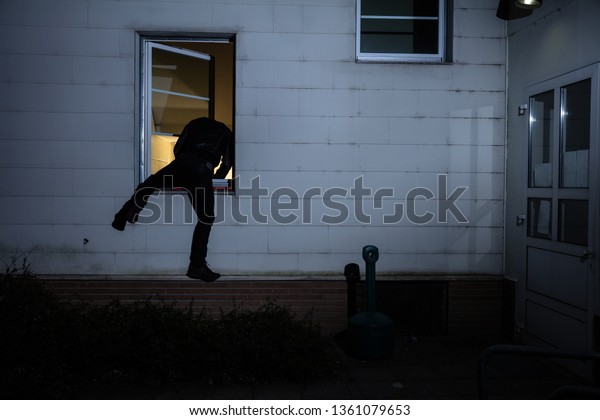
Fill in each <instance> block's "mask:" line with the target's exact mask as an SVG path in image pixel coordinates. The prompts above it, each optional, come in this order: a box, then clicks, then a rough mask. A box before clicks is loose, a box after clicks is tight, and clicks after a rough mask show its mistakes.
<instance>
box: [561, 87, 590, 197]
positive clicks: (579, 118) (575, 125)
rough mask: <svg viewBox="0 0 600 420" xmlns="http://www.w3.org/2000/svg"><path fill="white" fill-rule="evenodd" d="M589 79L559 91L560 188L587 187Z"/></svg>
mask: <svg viewBox="0 0 600 420" xmlns="http://www.w3.org/2000/svg"><path fill="white" fill-rule="evenodd" d="M591 89H592V83H591V80H590V79H587V80H584V81H581V82H578V83H574V84H572V85H569V86H565V87H563V88H561V91H560V93H561V102H562V103H561V118H560V124H561V131H560V151H561V154H560V165H561V170H560V186H561V187H562V188H587V187H588V160H589V149H590V112H591Z"/></svg>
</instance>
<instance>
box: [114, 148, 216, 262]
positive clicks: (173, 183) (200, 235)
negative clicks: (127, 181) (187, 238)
mask: <svg viewBox="0 0 600 420" xmlns="http://www.w3.org/2000/svg"><path fill="white" fill-rule="evenodd" d="M212 177H213V171H212V169H210V168H209V167H207V166H206V162H204V161H199V160H192V159H189V158H177V159H175V160H174V161H172V162H171V163H169V164H168V165H167V166H165V167H164V168H163V169H161V170H159V171H158V172H156V173H155V174H153V175H150V176H149V177H148V178H147V179H146V180H145V181H144V182H142V183H141V184H140V185H138V187H137V188H136V189H135V192H134V193H133V195H132V197H131V198H130V199H129V200H128V201H127V202H126V203H125V204H124V205H123V207H122V208H121V210H119V212H118V213H117V215H120V216H121V217H124V216H126V215H127V214H128V213H129V212H130V211H131V210H135V211H137V212H138V213H139V212H140V211H141V210H142V209H143V208H144V206H145V205H146V203H147V202H148V198H149V197H150V196H151V195H152V194H155V193H158V192H159V191H160V190H170V189H174V190H176V191H181V192H182V193H186V194H187V196H188V197H189V199H190V201H191V203H192V206H193V208H194V211H195V212H196V216H197V217H198V223H196V227H195V228H194V235H193V237H192V249H191V252H190V263H191V264H192V265H193V266H201V265H204V264H206V254H207V251H208V238H209V236H210V230H211V228H212V225H213V223H214V221H215V214H214V211H215V210H214V207H215V195H214V190H213V186H212Z"/></svg>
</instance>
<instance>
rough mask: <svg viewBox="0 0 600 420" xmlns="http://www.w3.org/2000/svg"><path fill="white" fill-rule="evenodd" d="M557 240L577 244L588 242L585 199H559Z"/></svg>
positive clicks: (586, 203) (586, 204)
mask: <svg viewBox="0 0 600 420" xmlns="http://www.w3.org/2000/svg"><path fill="white" fill-rule="evenodd" d="M558 240H559V241H561V242H568V243H571V244H577V245H587V242H588V202H587V200H559V202H558Z"/></svg>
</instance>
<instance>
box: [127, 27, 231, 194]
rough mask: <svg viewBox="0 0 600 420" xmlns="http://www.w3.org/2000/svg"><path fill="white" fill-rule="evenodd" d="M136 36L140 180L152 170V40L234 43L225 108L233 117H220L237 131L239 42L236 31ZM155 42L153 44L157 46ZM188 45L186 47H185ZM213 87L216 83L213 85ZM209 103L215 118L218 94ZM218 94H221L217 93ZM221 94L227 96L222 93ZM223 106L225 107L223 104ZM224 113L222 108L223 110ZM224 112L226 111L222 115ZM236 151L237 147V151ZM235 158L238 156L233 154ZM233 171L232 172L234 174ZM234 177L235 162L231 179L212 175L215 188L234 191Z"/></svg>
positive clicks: (165, 45)
mask: <svg viewBox="0 0 600 420" xmlns="http://www.w3.org/2000/svg"><path fill="white" fill-rule="evenodd" d="M136 40H137V43H138V47H139V48H138V54H139V55H138V59H137V60H136V66H137V67H138V68H137V81H136V92H137V93H136V96H137V97H138V101H136V115H137V118H136V120H137V127H136V128H137V130H136V131H137V136H136V137H137V138H138V139H139V141H138V142H137V145H136V149H137V152H136V166H137V168H138V169H137V177H138V179H139V182H141V181H143V180H144V179H146V178H147V177H148V176H150V174H151V150H150V149H151V148H150V142H151V130H150V129H149V126H150V123H149V119H150V116H149V112H150V108H151V106H152V104H151V102H150V101H149V97H150V95H149V94H148V92H149V89H151V85H152V83H151V80H150V78H149V76H150V77H151V72H149V71H148V69H147V67H148V65H151V63H148V49H149V48H152V46H151V44H162V47H161V49H166V50H169V49H171V47H169V46H168V44H172V43H178V44H185V43H195V44H196V45H199V44H232V47H233V52H232V55H233V57H232V58H233V62H232V63H231V65H232V67H231V69H232V70H231V72H232V73H231V98H230V105H229V106H228V107H226V108H229V109H230V111H231V115H230V120H229V119H228V118H225V119H223V120H221V119H219V120H220V121H223V122H225V123H227V121H229V124H227V125H229V126H230V128H231V130H232V131H233V132H234V133H235V88H236V86H235V66H236V63H235V46H236V36H235V34H230V33H188V32H145V31H144V32H136ZM155 47H156V46H154V48H155ZM186 48H187V47H186ZM177 53H181V51H177ZM190 53H191V54H192V55H196V56H197V55H205V56H206V57H209V54H204V53H201V52H200V53H199V52H196V50H194V49H193V48H191V51H190ZM213 89H214V87H213ZM209 96H210V101H209V106H210V107H211V108H212V110H211V111H210V112H209V114H213V116H212V117H213V118H218V117H219V116H218V115H216V113H215V111H214V101H213V99H215V97H216V96H215V97H213V93H211V94H210V95H209ZM217 96H218V95H217ZM220 97H221V98H224V97H228V95H227V94H226V95H225V96H220ZM221 108H223V107H221ZM221 114H223V111H221ZM222 116H223V115H222ZM233 153H235V147H234V151H233ZM234 161H235V158H234ZM232 174H233V175H232ZM234 177H235V166H234V167H233V168H232V172H231V173H230V176H228V179H223V180H217V179H213V186H214V187H215V189H216V190H219V191H221V190H224V191H227V192H233V191H234V190H235V186H234V182H233V178H234Z"/></svg>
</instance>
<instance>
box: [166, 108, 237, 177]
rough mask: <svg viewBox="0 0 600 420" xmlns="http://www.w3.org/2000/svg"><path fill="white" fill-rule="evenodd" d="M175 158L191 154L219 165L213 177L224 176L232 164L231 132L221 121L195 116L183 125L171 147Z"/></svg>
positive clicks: (213, 165)
mask: <svg viewBox="0 0 600 420" xmlns="http://www.w3.org/2000/svg"><path fill="white" fill-rule="evenodd" d="M173 153H174V154H175V158H177V157H178V156H183V155H190V154H191V155H193V156H194V157H197V158H200V159H202V160H203V161H206V162H208V163H210V164H211V165H212V167H213V168H215V167H217V166H218V165H219V162H221V166H219V169H217V172H216V173H215V175H214V177H215V178H225V176H226V175H227V173H228V172H229V170H230V169H231V166H232V165H233V133H232V132H231V130H230V129H229V128H228V127H227V126H226V125H225V124H223V123H222V122H219V121H215V120H212V119H210V118H205V117H203V118H197V119H195V120H192V121H190V122H189V123H187V125H186V126H185V127H184V129H183V132H182V133H181V135H180V136H179V139H178V140H177V143H175V148H174V149H173Z"/></svg>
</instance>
